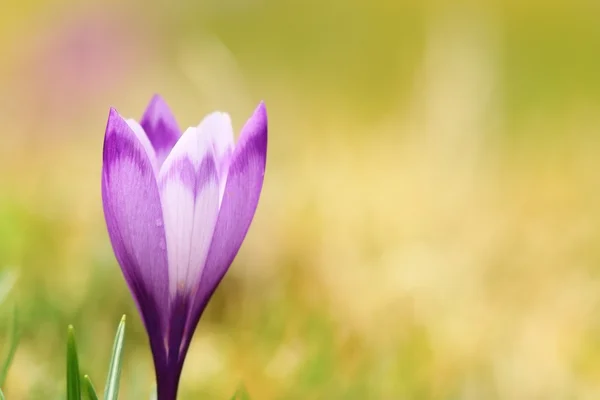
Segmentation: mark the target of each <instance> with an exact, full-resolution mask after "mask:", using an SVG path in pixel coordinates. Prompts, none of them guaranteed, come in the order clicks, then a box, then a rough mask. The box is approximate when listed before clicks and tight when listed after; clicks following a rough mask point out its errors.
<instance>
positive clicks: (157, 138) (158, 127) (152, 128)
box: [140, 95, 181, 167]
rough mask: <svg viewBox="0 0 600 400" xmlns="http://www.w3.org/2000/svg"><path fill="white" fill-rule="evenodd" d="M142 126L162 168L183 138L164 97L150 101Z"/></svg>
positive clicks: (157, 97) (155, 97)
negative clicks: (180, 137)
mask: <svg viewBox="0 0 600 400" xmlns="http://www.w3.org/2000/svg"><path fill="white" fill-rule="evenodd" d="M140 125H141V126H142V128H144V131H145V132H146V135H148V139H150V143H152V146H153V147H154V150H155V152H156V158H157V162H158V166H159V167H160V166H161V165H162V163H163V162H164V160H165V159H166V158H167V156H168V155H169V153H170V152H171V149H172V148H173V146H175V143H177V140H178V139H179V136H181V130H180V129H179V126H178V125H177V121H176V120H175V117H174V116H173V114H172V113H171V110H170V109H169V106H168V105H167V103H165V101H164V100H163V98H162V97H160V96H159V95H155V96H154V97H153V98H152V100H150V103H149V104H148V107H147V108H146V111H145V112H144V115H143V116H142V119H141V121H140Z"/></svg>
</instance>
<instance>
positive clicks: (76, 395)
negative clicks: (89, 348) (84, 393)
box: [67, 325, 81, 400]
mask: <svg viewBox="0 0 600 400" xmlns="http://www.w3.org/2000/svg"><path fill="white" fill-rule="evenodd" d="M79 380H80V377H79V360H78V359H77V346H76V345H75V330H74V329H73V325H69V333H68V337H67V400H81V383H80V381H79Z"/></svg>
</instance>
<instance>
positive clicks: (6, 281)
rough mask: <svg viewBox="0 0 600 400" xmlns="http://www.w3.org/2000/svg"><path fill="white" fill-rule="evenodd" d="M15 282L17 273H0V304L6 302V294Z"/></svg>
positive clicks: (10, 271) (7, 271)
mask: <svg viewBox="0 0 600 400" xmlns="http://www.w3.org/2000/svg"><path fill="white" fill-rule="evenodd" d="M16 281H17V273H16V272H15V271H13V270H4V271H1V272H0V304H1V303H3V302H4V300H6V298H7V297H8V293H9V292H10V290H11V289H12V288H13V286H14V285H15V282H16Z"/></svg>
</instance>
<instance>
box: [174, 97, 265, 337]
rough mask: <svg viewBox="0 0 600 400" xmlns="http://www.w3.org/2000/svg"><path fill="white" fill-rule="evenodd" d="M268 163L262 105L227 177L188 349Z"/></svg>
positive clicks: (252, 210)
mask: <svg viewBox="0 0 600 400" xmlns="http://www.w3.org/2000/svg"><path fill="white" fill-rule="evenodd" d="M266 160H267V111H266V108H265V106H264V104H263V103H260V104H259V106H258V108H257V109H256V110H255V111H254V114H253V115H252V117H250V119H249V120H248V121H247V122H246V125H245V126H244V128H243V129H242V132H241V135H240V138H239V140H238V143H237V144H236V146H235V150H234V152H233V155H232V156H231V163H230V165H229V171H228V174H227V183H226V185H225V194H224V196H223V200H222V203H221V208H220V210H219V217H218V219H217V223H216V225H215V231H214V235H213V238H212V242H211V245H210V250H209V252H208V255H207V258H206V264H205V266H204V269H203V271H202V276H201V279H200V286H199V288H198V292H197V293H196V296H195V298H194V303H193V305H192V310H191V313H190V319H191V321H190V323H189V325H188V334H187V336H186V343H185V348H187V346H188V345H189V341H190V340H191V334H192V333H193V331H194V329H195V327H196V325H197V324H198V320H199V319H200V316H201V314H202V312H203V311H204V308H205V307H206V304H207V303H208V300H209V299H210V297H211V296H212V294H213V292H214V290H215V289H216V287H217V285H218V284H219V282H220V281H221V279H222V278H223V276H224V275H225V273H226V272H227V269H228V268H229V266H230V265H231V263H232V261H233V259H234V258H235V256H236V255H237V253H238V251H239V249H240V247H241V245H242V241H243V240H244V238H245V237H246V233H247V232H248V229H249V227H250V223H251V222H252V218H253V217H254V213H255V211H256V207H257V206H258V199H259V197H260V192H261V189H262V185H263V180H264V174H265V166H266Z"/></svg>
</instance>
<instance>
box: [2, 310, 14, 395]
mask: <svg viewBox="0 0 600 400" xmlns="http://www.w3.org/2000/svg"><path fill="white" fill-rule="evenodd" d="M9 335H10V336H9V339H8V352H7V353H6V356H5V357H4V361H3V362H2V367H1V368H2V369H0V386H4V381H5V380H6V376H7V375H8V369H9V368H10V365H11V364H12V361H13V358H14V357H15V353H16V352H17V346H18V344H19V315H18V312H17V307H15V308H14V309H13V313H12V320H11V324H10V334H9Z"/></svg>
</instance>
